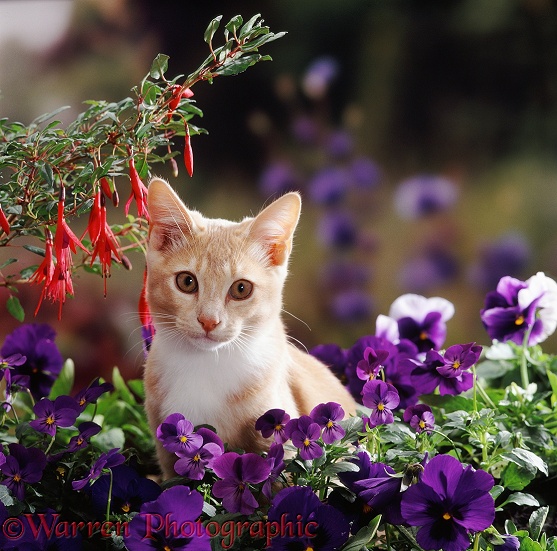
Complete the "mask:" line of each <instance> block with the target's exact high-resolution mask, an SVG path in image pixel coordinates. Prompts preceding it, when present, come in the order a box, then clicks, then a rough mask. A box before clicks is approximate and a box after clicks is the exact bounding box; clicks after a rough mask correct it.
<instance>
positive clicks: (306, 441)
mask: <svg viewBox="0 0 557 551" xmlns="http://www.w3.org/2000/svg"><path fill="white" fill-rule="evenodd" d="M310 444H311V442H310V441H309V438H306V439H305V440H304V446H305V447H306V448H307V447H308V446H309V445H310Z"/></svg>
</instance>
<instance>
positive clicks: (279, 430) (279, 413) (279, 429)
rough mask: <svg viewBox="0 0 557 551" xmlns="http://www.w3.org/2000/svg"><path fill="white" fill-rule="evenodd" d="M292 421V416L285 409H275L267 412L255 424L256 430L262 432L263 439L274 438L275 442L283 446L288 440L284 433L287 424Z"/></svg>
mask: <svg viewBox="0 0 557 551" xmlns="http://www.w3.org/2000/svg"><path fill="white" fill-rule="evenodd" d="M288 421H290V415H288V413H286V412H285V411H284V410H283V409H279V408H273V409H270V410H269V411H267V412H265V413H264V414H263V415H262V416H261V417H259V419H257V421H256V422H255V430H258V431H259V432H261V435H262V436H263V438H270V437H271V436H272V437H273V438H274V440H275V442H278V443H280V444H283V443H284V442H286V441H287V440H288V436H287V435H286V434H285V432H284V428H285V427H286V424H287V423H288Z"/></svg>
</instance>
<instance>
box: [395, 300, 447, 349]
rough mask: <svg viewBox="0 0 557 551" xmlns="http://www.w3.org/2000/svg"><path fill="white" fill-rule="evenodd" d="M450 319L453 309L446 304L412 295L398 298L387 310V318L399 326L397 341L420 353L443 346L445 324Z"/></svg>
mask: <svg viewBox="0 0 557 551" xmlns="http://www.w3.org/2000/svg"><path fill="white" fill-rule="evenodd" d="M453 315H454V306H453V304H452V303H451V302H449V301H448V300H446V299H444V298H441V297H432V298H426V297H423V296H421V295H415V294H411V293H409V294H406V295H402V296H400V297H398V298H397V299H396V300H395V301H394V302H393V303H392V305H391V308H390V310H389V317H391V318H393V319H394V320H396V321H397V323H398V330H399V337H400V338H401V339H408V340H410V341H412V342H413V343H414V344H415V345H416V346H417V347H418V350H419V351H420V352H425V351H427V350H430V349H431V348H435V349H436V350H439V349H440V348H441V347H442V346H443V343H444V342H445V337H446V336H447V326H446V322H447V321H448V320H449V319H451V318H452V317H453Z"/></svg>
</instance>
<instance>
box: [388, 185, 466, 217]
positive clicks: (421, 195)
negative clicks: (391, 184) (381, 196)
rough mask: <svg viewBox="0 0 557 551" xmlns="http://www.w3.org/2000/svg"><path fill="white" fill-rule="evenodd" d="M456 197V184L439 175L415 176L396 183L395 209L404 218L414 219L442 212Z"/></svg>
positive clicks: (448, 207) (452, 203)
mask: <svg viewBox="0 0 557 551" xmlns="http://www.w3.org/2000/svg"><path fill="white" fill-rule="evenodd" d="M457 199H458V189H457V187H456V184H455V183H454V182H452V181H451V180H448V179H447V178H443V177H441V176H430V175H423V176H415V177H413V178H409V179H407V180H404V181H403V182H401V183H400V184H399V185H398V188H397V190H396V193H395V197H394V202H395V209H396V211H397V213H398V214H399V216H400V217H401V218H404V219H408V220H414V219H417V218H422V217H424V216H430V215H432V214H436V213H438V212H443V211H446V210H448V209H450V208H451V207H453V206H454V205H455V203H456V201H457Z"/></svg>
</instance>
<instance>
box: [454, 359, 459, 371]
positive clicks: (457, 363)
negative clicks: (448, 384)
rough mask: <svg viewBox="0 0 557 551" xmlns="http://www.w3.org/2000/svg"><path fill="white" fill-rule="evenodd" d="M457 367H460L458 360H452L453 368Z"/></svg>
mask: <svg viewBox="0 0 557 551" xmlns="http://www.w3.org/2000/svg"><path fill="white" fill-rule="evenodd" d="M459 367H460V362H459V361H458V360H456V361H455V362H453V369H458V368H459Z"/></svg>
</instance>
